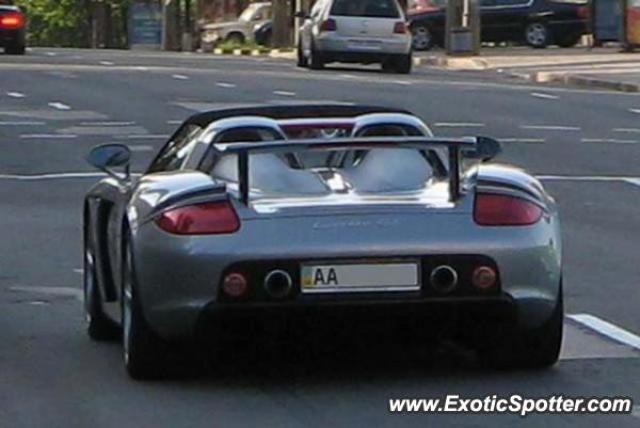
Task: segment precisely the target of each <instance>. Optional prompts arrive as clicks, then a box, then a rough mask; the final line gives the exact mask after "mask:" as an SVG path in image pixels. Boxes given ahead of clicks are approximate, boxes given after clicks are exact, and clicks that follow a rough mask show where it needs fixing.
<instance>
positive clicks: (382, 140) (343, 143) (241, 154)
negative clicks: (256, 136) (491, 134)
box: [212, 136, 483, 204]
mask: <svg viewBox="0 0 640 428" xmlns="http://www.w3.org/2000/svg"><path fill="white" fill-rule="evenodd" d="M482 138H483V137H478V138H476V137H463V138H432V137H424V136H418V137H400V136H398V137H395V136H394V137H349V138H330V139H325V138H314V139H300V140H294V139H291V140H287V139H283V140H274V141H260V142H233V143H214V144H212V146H213V149H214V150H215V151H216V152H218V153H219V154H221V155H222V154H237V155H238V188H239V192H240V200H241V201H242V202H243V203H244V204H248V203H249V154H250V153H291V152H297V151H305V150H342V149H358V150H367V149H374V148H407V149H418V150H425V149H427V148H429V147H433V146H441V147H446V148H447V149H448V152H449V195H450V199H451V201H455V200H457V199H458V198H459V197H460V158H461V152H462V151H464V152H475V151H477V149H478V146H479V143H481V142H482ZM452 171H453V173H452Z"/></svg>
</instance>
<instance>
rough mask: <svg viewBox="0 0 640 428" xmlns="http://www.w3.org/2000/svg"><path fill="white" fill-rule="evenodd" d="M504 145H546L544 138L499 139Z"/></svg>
mask: <svg viewBox="0 0 640 428" xmlns="http://www.w3.org/2000/svg"><path fill="white" fill-rule="evenodd" d="M497 140H498V141H500V142H502V143H544V142H545V141H546V140H545V139H544V138H511V137H509V138H498V139H497Z"/></svg>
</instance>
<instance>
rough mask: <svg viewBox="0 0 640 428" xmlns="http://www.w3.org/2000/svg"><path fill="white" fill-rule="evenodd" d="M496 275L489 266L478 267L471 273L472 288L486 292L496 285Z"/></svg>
mask: <svg viewBox="0 0 640 428" xmlns="http://www.w3.org/2000/svg"><path fill="white" fill-rule="evenodd" d="M497 279H498V275H497V274H496V271H495V270H493V268H490V267H489V266H480V267H478V268H476V269H475V270H474V271H473V275H472V276H471V282H472V284H473V286H474V287H476V288H478V289H480V290H488V289H490V288H492V287H493V286H494V285H496V281H497Z"/></svg>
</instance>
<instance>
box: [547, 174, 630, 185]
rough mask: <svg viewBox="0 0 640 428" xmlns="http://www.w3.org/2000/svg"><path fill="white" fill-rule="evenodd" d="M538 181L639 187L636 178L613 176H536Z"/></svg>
mask: <svg viewBox="0 0 640 428" xmlns="http://www.w3.org/2000/svg"><path fill="white" fill-rule="evenodd" d="M537 178H538V179H540V180H548V181H601V182H621V183H627V184H632V185H634V186H638V187H640V178H638V177H624V176H620V177H615V176H579V175H573V176H572V175H538V176H537Z"/></svg>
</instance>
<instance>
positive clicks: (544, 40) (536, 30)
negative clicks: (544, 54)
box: [524, 21, 549, 49]
mask: <svg viewBox="0 0 640 428" xmlns="http://www.w3.org/2000/svg"><path fill="white" fill-rule="evenodd" d="M524 38H525V41H526V42H527V44H528V45H529V46H532V47H534V48H539V49H542V48H546V47H547V46H548V45H549V29H548V28H547V25H546V24H545V23H544V22H541V21H535V22H530V23H528V24H527V26H526V27H525V29H524Z"/></svg>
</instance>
